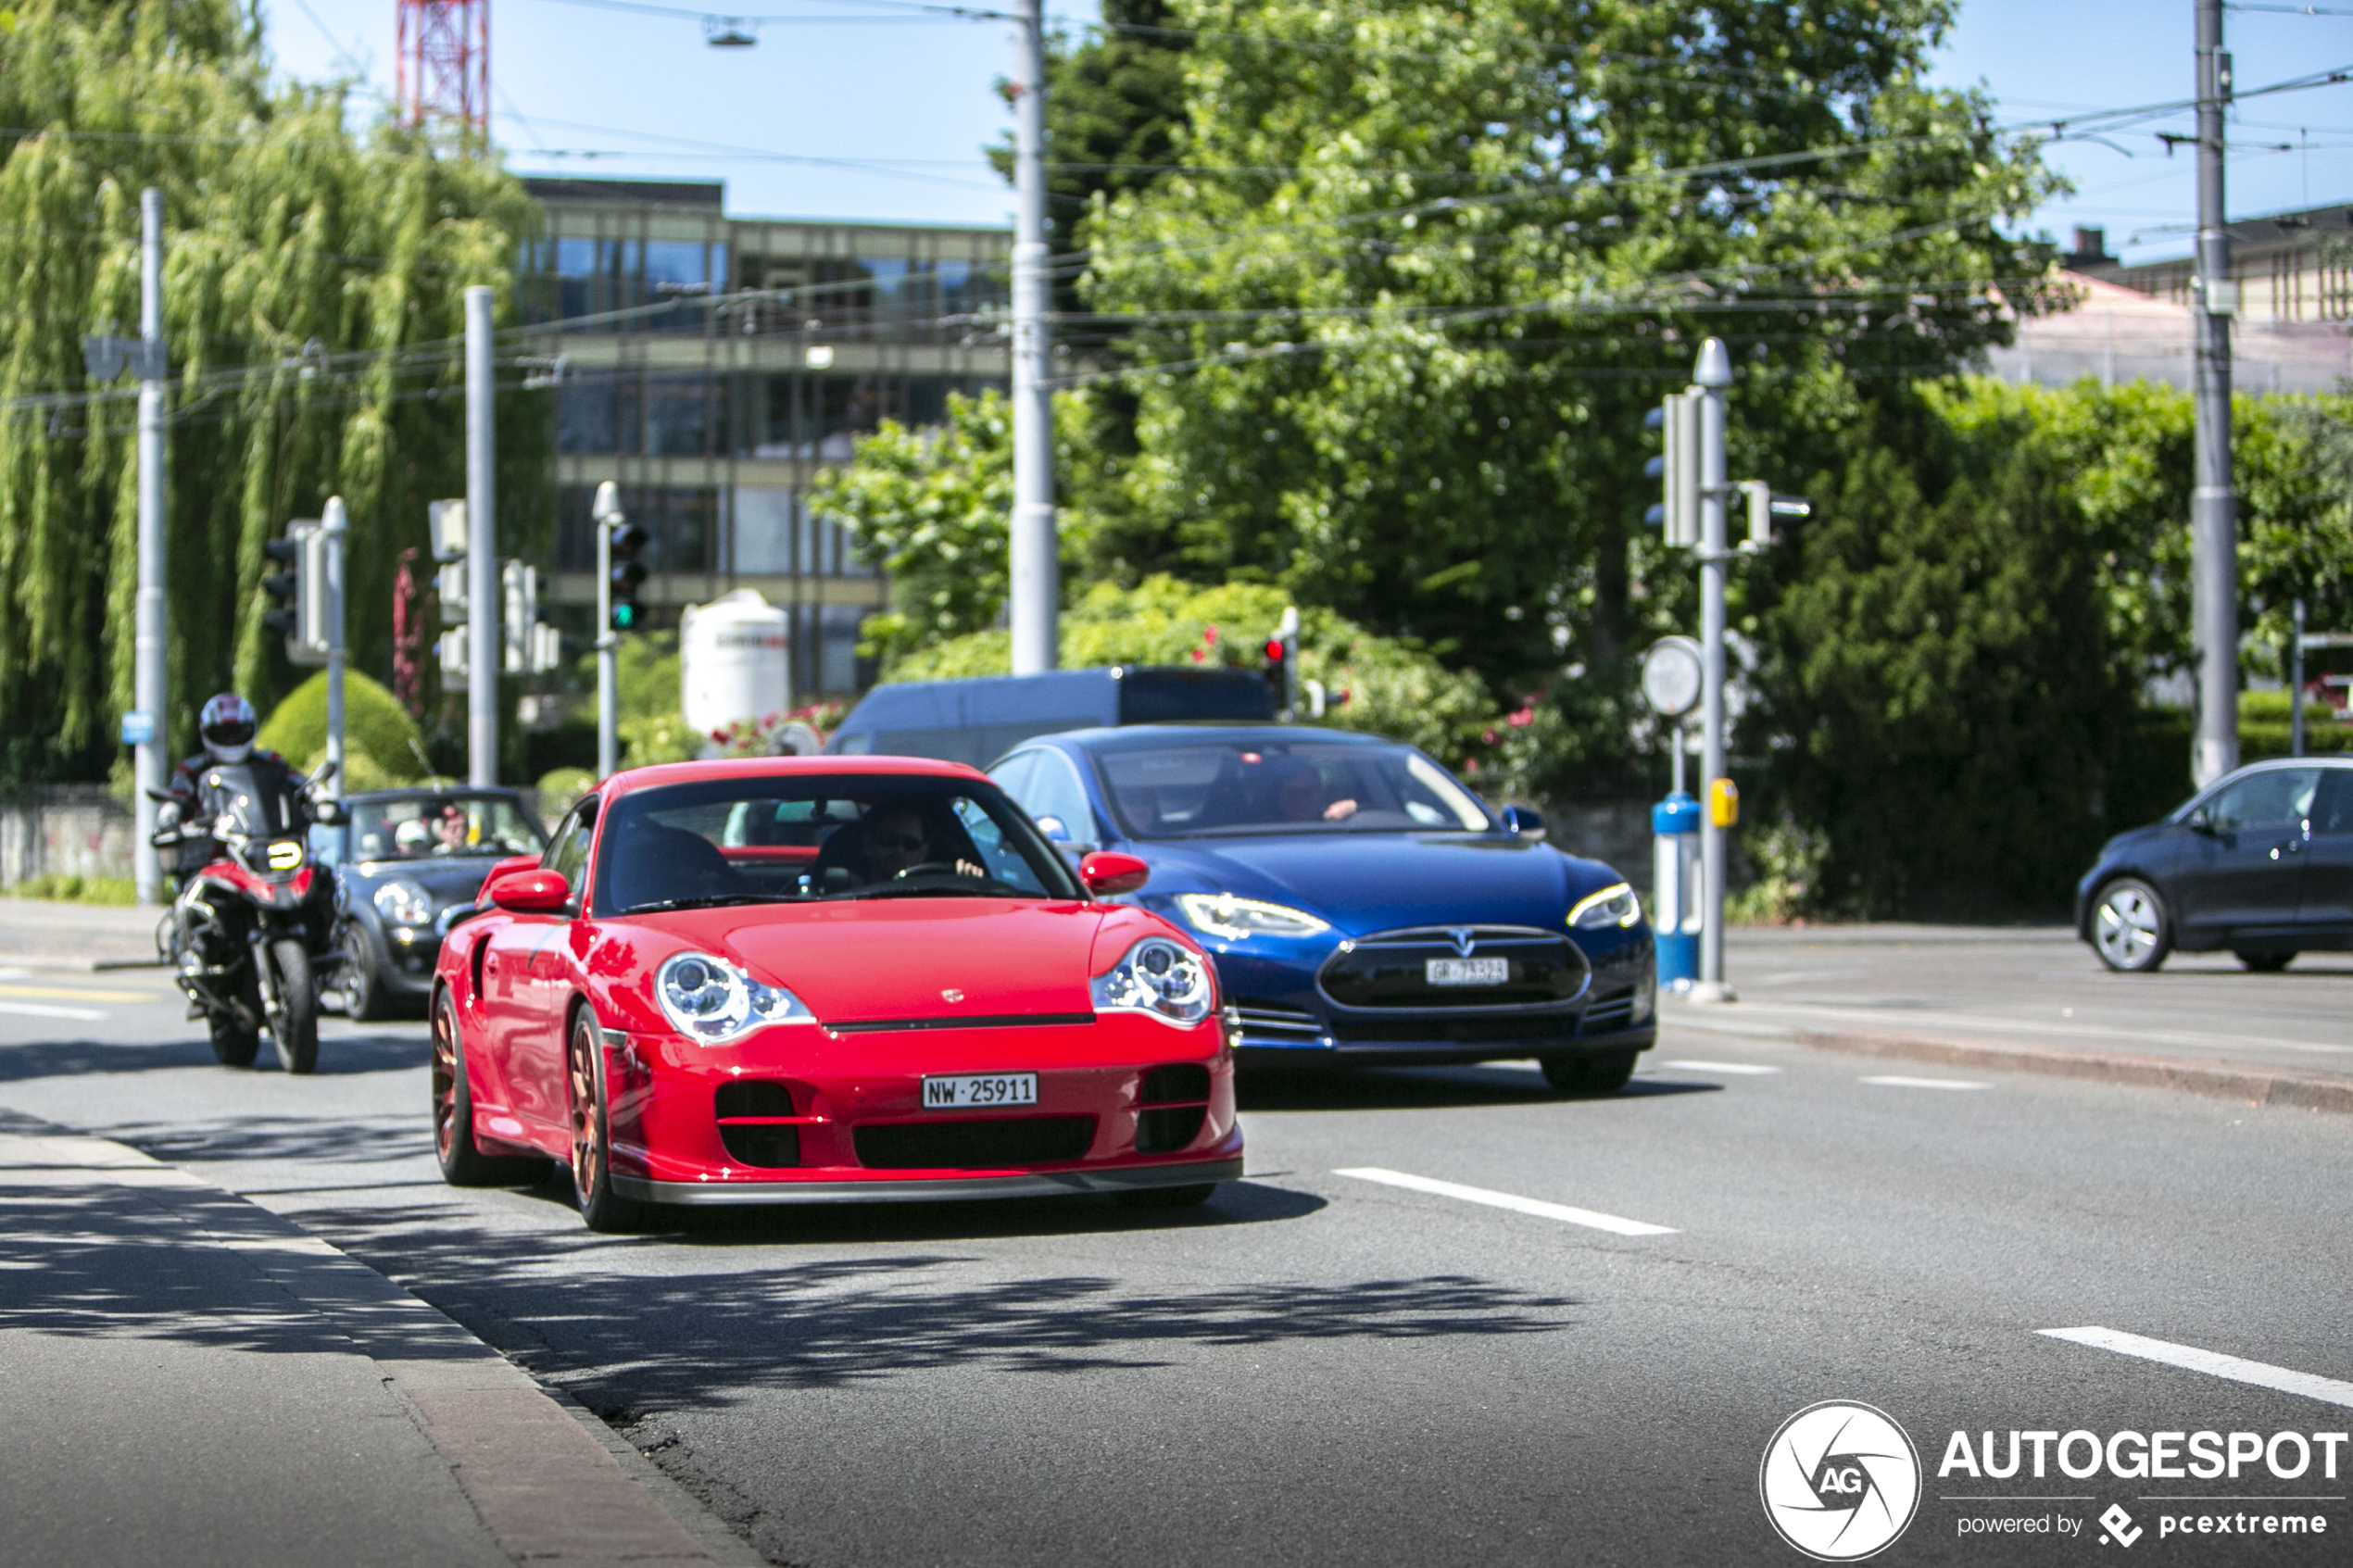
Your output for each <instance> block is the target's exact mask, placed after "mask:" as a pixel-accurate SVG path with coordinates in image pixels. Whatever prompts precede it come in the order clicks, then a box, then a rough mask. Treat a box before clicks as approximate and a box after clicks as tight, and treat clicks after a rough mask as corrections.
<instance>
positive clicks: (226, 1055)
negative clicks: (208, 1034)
mask: <svg viewBox="0 0 2353 1568" xmlns="http://www.w3.org/2000/svg"><path fill="white" fill-rule="evenodd" d="M207 1022H208V1024H209V1026H210V1027H211V1030H212V1060H215V1061H217V1062H219V1063H220V1065H221V1066H223V1067H251V1066H252V1065H253V1059H254V1057H255V1056H256V1055H257V1054H258V1052H259V1051H260V1049H261V1032H260V1031H259V1030H257V1029H248V1028H246V1027H245V1025H244V1024H243V1023H240V1022H238V1021H237V1020H235V1019H233V1018H228V1017H224V1016H222V1015H221V1014H220V1013H217V1012H216V1013H214V1014H212V1015H211V1017H210V1018H209V1019H208V1021H207Z"/></svg>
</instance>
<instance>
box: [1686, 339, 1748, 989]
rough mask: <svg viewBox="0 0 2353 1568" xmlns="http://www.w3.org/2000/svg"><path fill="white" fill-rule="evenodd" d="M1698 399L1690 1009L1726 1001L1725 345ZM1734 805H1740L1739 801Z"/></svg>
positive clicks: (1699, 376)
mask: <svg viewBox="0 0 2353 1568" xmlns="http://www.w3.org/2000/svg"><path fill="white" fill-rule="evenodd" d="M1692 383H1693V386H1694V388H1695V389H1696V390H1697V391H1698V392H1699V393H1700V394H1701V398H1700V408H1699V644H1700V699H1699V700H1700V709H1699V710H1700V727H1701V741H1700V770H1701V776H1702V777H1703V778H1704V779H1705V781H1706V786H1707V788H1706V800H1705V808H1704V809H1703V810H1702V812H1701V815H1700V841H1699V866H1700V910H1701V917H1700V935H1699V984H1697V985H1694V986H1692V997H1691V999H1692V1000H1693V1001H1695V1002H1728V1001H1730V1000H1731V999H1732V992H1731V988H1730V986H1728V985H1725V984H1724V871H1725V865H1724V850H1725V840H1724V829H1725V828H1726V827H1727V826H1728V825H1729V823H1728V822H1726V820H1725V815H1724V810H1723V803H1724V798H1725V797H1726V795H1727V793H1728V791H1729V790H1730V781H1729V780H1728V779H1726V777H1725V775H1724V569H1725V565H1726V562H1727V561H1728V560H1729V558H1730V551H1729V550H1727V549H1726V548H1725V543H1724V498H1725V495H1726V494H1727V492H1728V489H1729V486H1727V484H1726V483H1725V480H1724V474H1725V462H1724V389H1725V388H1726V387H1728V386H1730V385H1731V384H1732V360H1731V357H1730V355H1728V354H1726V353H1725V352H1724V345H1723V342H1722V340H1720V339H1718V338H1709V339H1708V340H1707V341H1706V342H1705V343H1703V344H1701V345H1699V365H1698V368H1697V369H1696V370H1693V371H1692ZM1732 798H1735V799H1737V798H1738V797H1732Z"/></svg>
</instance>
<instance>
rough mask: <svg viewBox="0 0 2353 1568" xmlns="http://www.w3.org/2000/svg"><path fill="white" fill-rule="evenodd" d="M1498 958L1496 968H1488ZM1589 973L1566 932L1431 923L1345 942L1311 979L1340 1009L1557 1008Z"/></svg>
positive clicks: (1570, 998)
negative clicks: (1502, 966) (1555, 932)
mask: <svg viewBox="0 0 2353 1568" xmlns="http://www.w3.org/2000/svg"><path fill="white" fill-rule="evenodd" d="M1498 960H1500V961H1501V962H1502V963H1503V965H1504V968H1503V970H1502V971H1501V972H1500V973H1499V972H1496V971H1494V970H1493V969H1492V967H1491V966H1492V965H1493V964H1494V963H1495V962H1496V961H1498ZM1592 977H1593V972H1592V965H1591V964H1589V963H1587V962H1586V961H1585V955H1584V954H1583V953H1582V952H1581V951H1579V948H1578V946H1577V944H1576V943H1574V942H1572V941H1570V940H1569V939H1568V937H1567V935H1555V934H1554V933H1553V932H1549V931H1538V930H1535V929H1533V928H1531V927H1529V926H1516V925H1461V926H1446V925H1430V926H1416V927H1412V928H1409V929H1406V930H1403V931H1383V932H1379V933H1377V934H1375V935H1371V936H1360V937H1357V938H1355V939H1354V940H1353V941H1349V942H1343V943H1341V944H1340V950H1339V951H1337V952H1335V953H1334V954H1332V956H1331V957H1330V958H1329V959H1328V960H1326V961H1325V963H1324V967H1323V971H1322V972H1320V973H1319V974H1317V975H1316V977H1315V983H1316V985H1319V986H1321V987H1322V988H1323V992H1324V995H1325V996H1327V997H1330V998H1331V999H1332V1000H1333V1001H1334V1002H1336V1003H1338V1004H1339V1005H1340V1006H1341V1007H1343V1008H1353V1009H1388V1008H1414V1009H1428V1010H1440V1009H1442V1010H1446V1011H1449V1012H1453V1011H1457V1010H1486V1009H1489V1008H1514V1007H1558V1006H1560V1005H1561V1004H1563V1003H1565V1002H1573V1001H1575V1000H1576V999H1577V998H1578V997H1580V996H1582V995H1583V994H1584V992H1585V987H1586V986H1587V985H1590V984H1591V983H1592ZM1333 1033H1335V1034H1338V1035H1343V1036H1345V1035H1346V1034H1347V1033H1348V1031H1347V1030H1346V1029H1344V1028H1340V1027H1335V1028H1334V1030H1333Z"/></svg>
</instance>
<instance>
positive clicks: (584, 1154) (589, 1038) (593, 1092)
mask: <svg viewBox="0 0 2353 1568" xmlns="http://www.w3.org/2000/svg"><path fill="white" fill-rule="evenodd" d="M597 1035H598V1030H597V1021H596V1020H595V1019H594V1018H591V1017H590V1016H589V1015H588V1012H587V1010H586V1009H585V1008H584V1009H582V1010H581V1011H579V1012H578V1013H576V1014H574V1015H573V1021H572V1040H571V1044H570V1046H569V1047H567V1049H566V1050H565V1052H564V1069H565V1071H564V1081H565V1084H566V1085H567V1087H568V1089H569V1091H570V1092H569V1095H568V1097H567V1098H569V1099H570V1101H571V1110H572V1185H573V1192H575V1193H576V1194H577V1195H578V1196H579V1198H580V1217H581V1218H582V1219H583V1220H585V1221H586V1222H587V1223H588V1228H589V1229H590V1230H592V1231H627V1230H635V1229H636V1228H637V1227H638V1226H639V1225H641V1224H643V1223H645V1212H644V1210H643V1209H642V1208H641V1207H640V1206H639V1205H638V1204H635V1203H633V1202H631V1201H630V1200H629V1199H628V1198H623V1197H621V1196H620V1195H619V1194H617V1193H615V1192H614V1191H613V1189H612V1123H611V1120H610V1116H609V1115H608V1114H607V1107H606V1100H605V1070H604V1056H605V1053H604V1050H603V1047H602V1046H601V1045H600V1044H599V1042H598V1038H597Z"/></svg>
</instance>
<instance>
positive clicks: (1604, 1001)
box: [1580, 985, 1634, 1035]
mask: <svg viewBox="0 0 2353 1568" xmlns="http://www.w3.org/2000/svg"><path fill="white" fill-rule="evenodd" d="M1633 1019H1634V989H1633V987H1632V986H1630V985H1629V986H1627V987H1626V988H1624V989H1623V990H1617V991H1611V992H1608V993H1606V994H1604V995H1603V996H1599V997H1594V998H1593V1005H1592V1007H1589V1008H1587V1009H1586V1010H1585V1023H1584V1027H1583V1029H1582V1030H1581V1031H1580V1033H1583V1034H1587V1035H1607V1034H1610V1033H1612V1032H1613V1031H1615V1030H1619V1029H1623V1028H1625V1027H1626V1026H1627V1025H1628V1024H1629V1023H1630V1022H1633Z"/></svg>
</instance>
